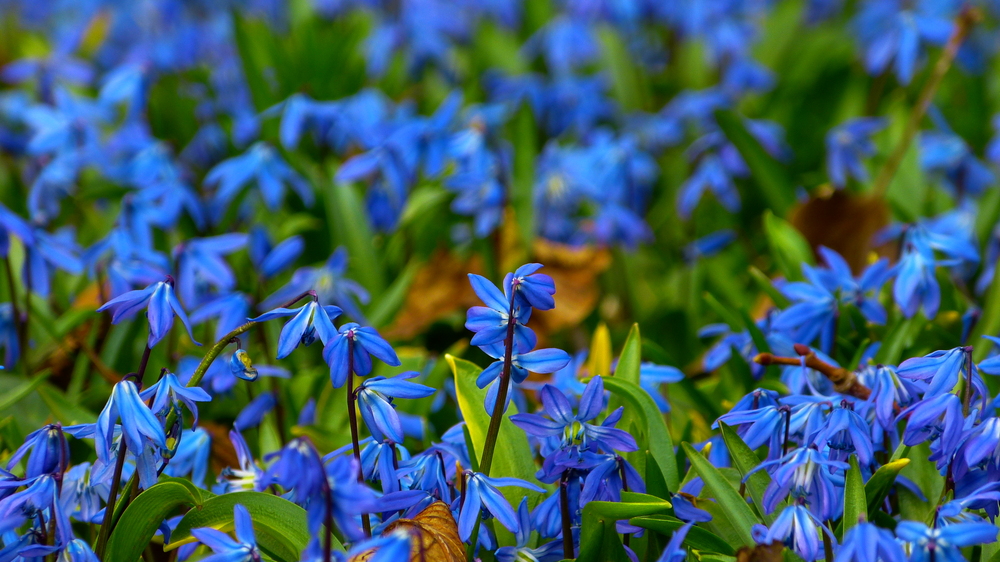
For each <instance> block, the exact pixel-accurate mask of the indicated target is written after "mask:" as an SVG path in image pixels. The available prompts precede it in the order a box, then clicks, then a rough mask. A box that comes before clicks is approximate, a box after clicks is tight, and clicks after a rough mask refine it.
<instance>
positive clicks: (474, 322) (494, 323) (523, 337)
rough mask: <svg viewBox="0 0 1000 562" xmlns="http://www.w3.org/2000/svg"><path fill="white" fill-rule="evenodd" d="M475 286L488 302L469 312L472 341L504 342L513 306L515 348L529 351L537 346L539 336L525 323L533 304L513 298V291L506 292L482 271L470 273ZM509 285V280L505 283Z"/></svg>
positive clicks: (471, 281) (473, 343) (467, 327)
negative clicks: (510, 292) (526, 303)
mask: <svg viewBox="0 0 1000 562" xmlns="http://www.w3.org/2000/svg"><path fill="white" fill-rule="evenodd" d="M469 283H470V284H471V285H472V290H473V291H475V293H476V295H477V296H478V297H479V298H480V299H482V301H483V302H484V303H485V304H486V306H474V307H472V308H470V309H469V311H468V314H467V316H466V321H465V327H466V329H468V330H470V331H473V332H475V333H476V335H474V336H472V340H471V343H472V345H479V346H483V345H489V344H491V343H498V342H502V341H503V340H504V339H505V338H506V337H507V330H508V328H507V324H508V319H509V318H510V316H511V310H513V313H514V314H513V315H514V318H515V323H514V328H513V330H514V349H515V350H518V351H530V350H531V349H532V348H534V347H535V343H536V341H537V338H536V337H535V333H534V332H533V331H531V329H530V328H528V327H527V326H526V325H525V324H526V323H527V321H528V318H530V317H531V307H530V306H526V305H521V302H520V301H519V300H512V297H511V295H510V294H506V295H505V294H503V293H501V292H500V290H499V289H497V288H496V286H494V285H493V283H490V281H489V280H488V279H486V278H485V277H483V276H481V275H476V274H474V273H470V274H469ZM505 285H506V283H505Z"/></svg>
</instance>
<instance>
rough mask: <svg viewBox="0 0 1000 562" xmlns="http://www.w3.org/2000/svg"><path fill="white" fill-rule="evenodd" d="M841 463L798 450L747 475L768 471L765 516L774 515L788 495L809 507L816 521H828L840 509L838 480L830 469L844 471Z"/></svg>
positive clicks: (843, 463)
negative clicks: (768, 482) (816, 518)
mask: <svg viewBox="0 0 1000 562" xmlns="http://www.w3.org/2000/svg"><path fill="white" fill-rule="evenodd" d="M849 468H850V465H848V464H847V463H845V462H840V461H834V460H830V459H829V458H827V457H826V455H824V454H823V453H822V452H820V451H818V450H816V449H814V448H811V447H802V448H798V449H795V450H794V451H792V452H790V453H788V454H787V455H785V456H783V457H781V458H780V459H776V460H773V461H767V462H763V463H761V464H759V465H757V467H756V468H754V469H753V470H752V471H750V473H748V474H747V476H749V475H750V474H753V473H754V472H757V471H758V470H765V469H766V470H771V469H774V472H773V473H772V474H771V483H770V484H768V486H767V489H765V490H764V502H763V505H762V506H761V507H763V508H764V511H765V512H766V513H771V512H773V511H774V509H775V508H776V507H778V504H779V503H781V501H782V500H783V499H785V498H786V497H788V496H789V495H791V496H792V497H793V498H797V499H801V500H803V501H805V502H807V503H808V504H809V510H810V511H812V512H813V513H815V514H816V517H818V518H819V519H823V520H826V519H832V518H834V517H835V516H836V515H837V514H838V513H839V512H840V509H841V503H842V501H843V494H842V493H840V492H839V491H838V485H837V483H838V481H839V480H840V478H842V477H837V476H835V475H834V474H833V473H832V472H831V471H832V470H834V469H839V470H845V471H846V470H847V469H849Z"/></svg>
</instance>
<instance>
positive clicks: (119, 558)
mask: <svg viewBox="0 0 1000 562" xmlns="http://www.w3.org/2000/svg"><path fill="white" fill-rule="evenodd" d="M125 493H128V492H127V491H126V492H125ZM200 503H201V494H200V493H197V492H192V490H191V489H190V488H189V487H188V486H185V485H184V484H181V483H179V482H174V481H167V482H160V483H157V484H155V485H153V486H151V487H150V488H149V489H148V490H146V491H144V492H143V493H141V494H139V495H138V496H136V498H135V499H134V500H132V503H130V504H129V506H128V508H127V509H126V510H125V513H124V514H122V517H121V519H119V520H118V524H117V525H115V528H114V530H113V531H112V532H111V537H110V538H109V539H108V546H107V550H106V551H105V552H106V553H107V558H106V559H105V562H135V561H136V560H138V559H139V557H140V556H142V551H143V550H145V548H146V547H147V546H148V545H149V543H150V541H152V540H153V535H154V534H155V533H156V530H157V529H158V528H159V527H160V523H162V522H163V520H164V519H166V518H168V517H170V516H172V515H174V514H175V513H176V512H177V511H178V510H179V509H181V508H186V507H192V506H197V505H199V504H200ZM230 517H232V513H230Z"/></svg>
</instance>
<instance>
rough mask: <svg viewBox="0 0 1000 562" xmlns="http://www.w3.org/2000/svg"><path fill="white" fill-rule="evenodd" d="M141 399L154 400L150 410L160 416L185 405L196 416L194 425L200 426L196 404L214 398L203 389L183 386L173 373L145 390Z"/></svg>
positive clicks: (167, 374)
mask: <svg viewBox="0 0 1000 562" xmlns="http://www.w3.org/2000/svg"><path fill="white" fill-rule="evenodd" d="M139 397H140V398H142V399H143V400H149V399H150V398H152V399H153V403H152V404H151V405H150V406H149V409H150V410H152V411H153V412H156V413H157V414H158V415H160V416H166V413H167V411H168V410H170V409H171V408H178V407H180V404H182V403H183V404H184V405H185V406H187V409H188V410H190V411H191V413H192V414H194V425H198V406H197V405H196V404H195V402H209V401H211V400H212V397H211V396H209V395H208V393H207V392H205V391H204V390H202V389H201V388H198V387H196V386H195V387H186V386H184V385H182V384H181V383H180V381H178V380H177V375H175V374H173V373H164V374H163V375H162V376H161V377H160V380H158V381H156V384H154V385H153V386H151V387H149V388H147V389H146V390H143V391H142V392H141V393H140V394H139Z"/></svg>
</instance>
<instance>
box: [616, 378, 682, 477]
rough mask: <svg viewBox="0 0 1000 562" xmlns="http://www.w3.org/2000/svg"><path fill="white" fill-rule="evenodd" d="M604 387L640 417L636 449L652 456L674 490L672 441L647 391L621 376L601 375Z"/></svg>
mask: <svg viewBox="0 0 1000 562" xmlns="http://www.w3.org/2000/svg"><path fill="white" fill-rule="evenodd" d="M603 380H604V388H605V389H607V390H609V391H611V393H612V394H614V395H615V396H618V397H619V398H621V399H623V400H624V401H625V402H626V403H627V405H628V406H630V407H631V408H632V410H633V411H634V412H635V414H636V416H637V419H638V420H639V421H640V423H641V426H640V427H639V431H640V434H639V435H636V436H635V437H636V442H637V443H638V444H639V449H640V450H642V449H647V450H648V451H649V452H650V454H651V455H652V457H653V458H654V459H655V460H656V464H657V466H658V467H659V468H660V472H661V473H662V474H663V479H664V481H665V482H666V484H667V488H668V490H670V491H672V492H675V491H677V490H678V488H679V485H680V474H678V471H677V456H676V454H675V453H674V442H673V439H671V437H670V431H668V430H667V424H666V422H664V421H663V414H661V413H660V410H659V408H657V407H656V402H654V401H653V398H652V397H651V396H650V395H649V393H648V392H646V391H645V390H643V388H642V387H641V386H639V385H637V384H635V383H631V382H629V381H626V380H621V379H619V378H617V377H604V379H603Z"/></svg>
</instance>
